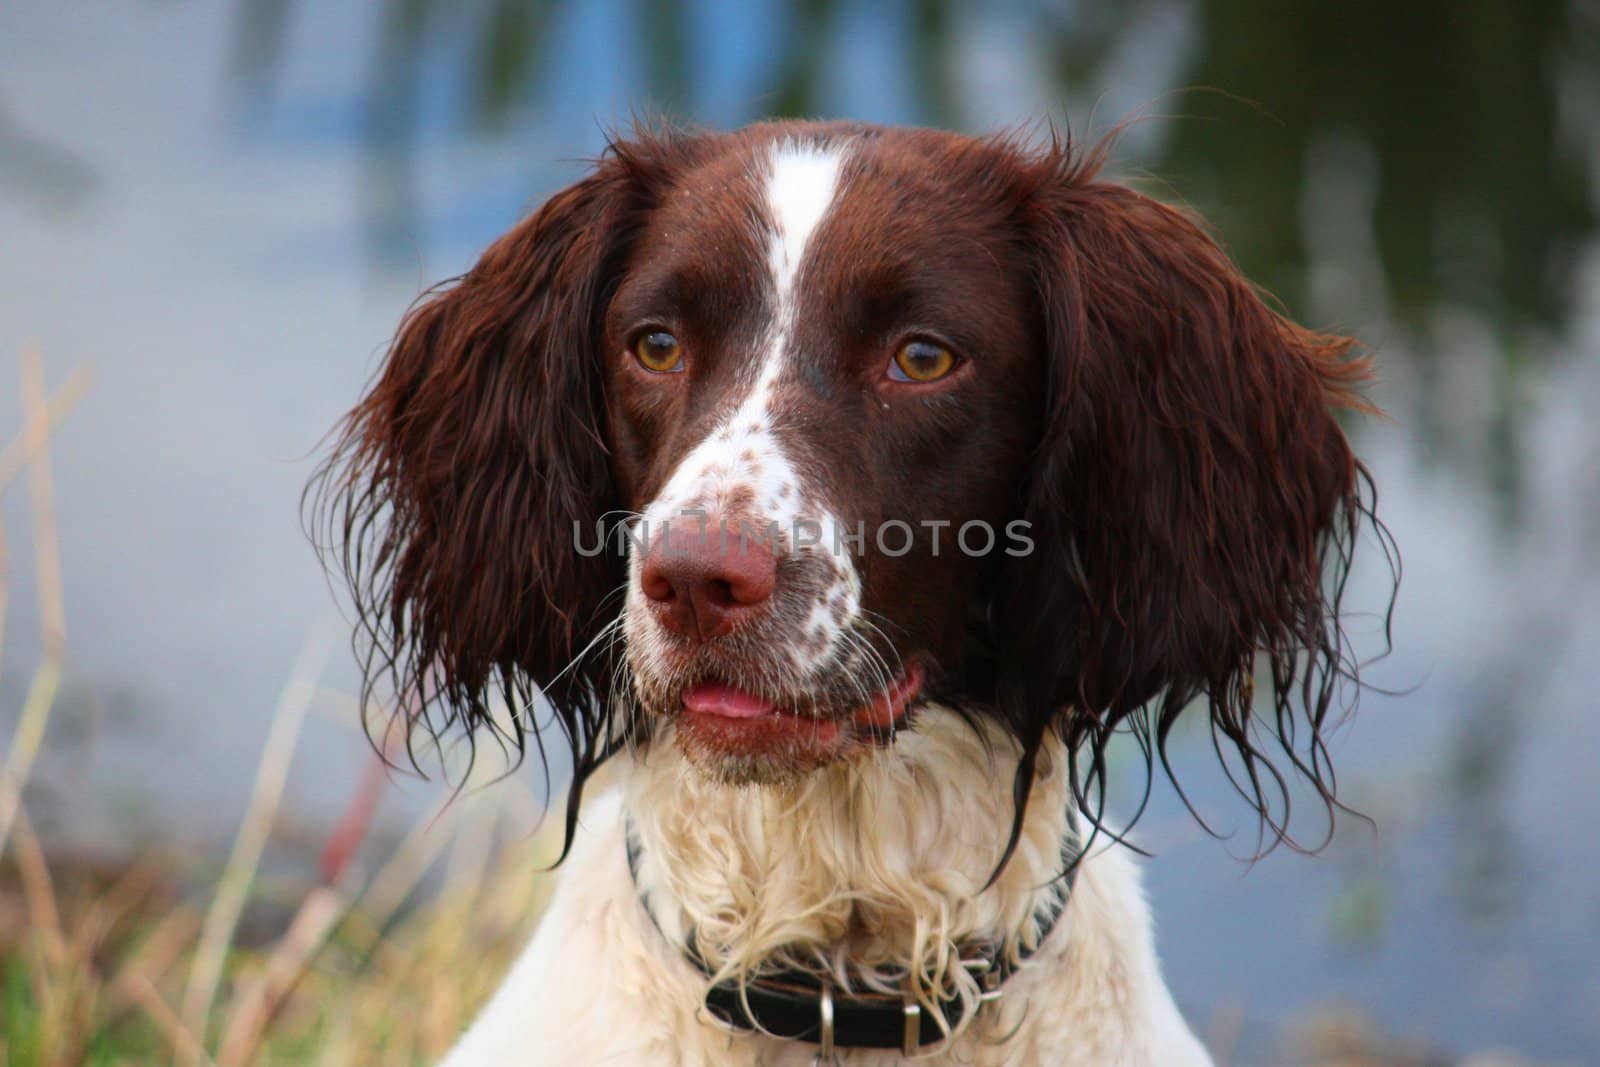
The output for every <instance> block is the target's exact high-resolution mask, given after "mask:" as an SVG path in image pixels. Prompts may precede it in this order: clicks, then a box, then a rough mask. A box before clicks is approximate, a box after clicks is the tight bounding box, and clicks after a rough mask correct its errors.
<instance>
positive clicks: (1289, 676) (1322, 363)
mask: <svg viewBox="0 0 1600 1067" xmlns="http://www.w3.org/2000/svg"><path fill="white" fill-rule="evenodd" d="M1100 155H1101V154H1100V153H1098V152H1097V153H1091V154H1090V155H1089V156H1088V157H1087V158H1086V159H1082V160H1078V159H1074V158H1072V157H1070V156H1069V154H1068V153H1067V151H1066V150H1065V149H1062V148H1060V147H1058V148H1057V149H1056V150H1055V151H1054V152H1052V153H1050V154H1049V155H1048V156H1047V157H1046V158H1045V159H1044V160H1043V161H1042V162H1041V163H1040V164H1039V168H1040V169H1039V172H1038V174H1037V178H1036V181H1037V184H1036V185H1035V186H1034V188H1033V189H1032V191H1031V196H1030V199H1029V207H1028V210H1029V211H1030V213H1031V215H1030V217H1029V219H1028V222H1027V224H1028V228H1029V230H1030V232H1031V233H1032V235H1033V240H1034V247H1035V249H1036V254H1037V257H1038V259H1037V263H1036V272H1037V278H1038V279H1039V299H1040V308H1041V312H1042V334H1043V336H1042V342H1043V346H1044V349H1045V352H1046V361H1047V370H1046V373H1047V375H1048V379H1049V380H1048V386H1047V391H1048V400H1047V405H1046V413H1045V430H1044V437H1043V441H1042V443H1041V445H1040V448H1039V451H1038V454H1037V458H1036V461H1035V462H1036V466H1035V469H1034V471H1033V473H1032V479H1031V484H1030V487H1029V496H1028V504H1027V509H1028V518H1029V519H1030V521H1031V522H1032V536H1033V537H1034V539H1035V542H1036V550H1035V553H1034V554H1033V555H1032V556H1031V557H1029V558H1027V559H1023V560H1021V561H1019V562H1018V563H1017V564H1014V565H1013V573H1012V574H1011V575H1010V576H1009V580H1008V581H1007V582H1006V583H1005V584H1004V585H1003V586H1002V590H1003V592H1002V596H1003V598H1004V602H1003V603H1004V607H1003V608H1002V611H1003V617H1004V618H1006V619H1008V620H1010V621H1009V622H1008V625H1010V626H1012V627H1013V630H1012V632H1013V633H1015V634H1016V635H1018V637H1019V638H1020V640H1018V641H1016V642H1015V643H1014V644H1013V646H1012V647H1013V649H1014V655H1015V656H1016V657H1018V662H1017V663H1016V664H1015V665H1014V666H1013V668H1012V669H1010V670H1007V671H1004V672H1003V674H1002V676H1003V677H1006V678H1022V679H1027V682H1025V683H1021V684H1019V685H1018V686H1016V687H1014V689H1013V691H1012V692H1010V693H1009V694H1003V704H1008V705H1010V706H1011V707H1012V708H1013V709H1015V710H1014V711H1013V714H1015V715H1018V716H1020V717H1021V718H1022V719H1023V721H1022V722H1019V723H1018V724H1017V725H1018V726H1019V732H1020V733H1021V734H1022V735H1023V738H1024V740H1025V741H1028V740H1030V737H1029V734H1030V733H1031V734H1034V735H1036V736H1042V733H1043V731H1044V729H1046V724H1045V723H1044V722H1043V721H1041V720H1040V719H1039V718H1038V717H1039V715H1040V714H1041V711H1040V710H1039V709H1062V708H1065V709H1067V710H1066V711H1065V712H1064V713H1056V712H1054V711H1051V712H1046V713H1049V714H1055V716H1056V717H1055V718H1054V719H1053V721H1052V722H1051V723H1050V724H1049V725H1053V726H1055V727H1056V728H1059V729H1061V730H1062V731H1063V732H1064V733H1065V735H1066V737H1067V740H1068V742H1069V744H1070V745H1071V751H1072V752H1073V753H1074V755H1075V757H1079V758H1081V759H1086V760H1087V761H1088V763H1087V769H1086V770H1085V767H1084V765H1082V764H1080V765H1079V766H1077V767H1075V768H1074V772H1075V781H1077V782H1079V783H1080V785H1079V800H1080V803H1081V804H1085V803H1087V800H1086V796H1087V793H1086V792H1085V788H1084V783H1096V780H1097V779H1098V782H1097V783H1096V784H1098V786H1099V787H1101V788H1100V789H1099V793H1100V796H1101V802H1102V803H1103V797H1104V789H1103V787H1104V784H1105V780H1104V779H1105V759H1104V756H1105V745H1106V744H1107V742H1108V741H1109V739H1110V736H1111V733H1112V730H1113V729H1115V728H1116V727H1118V726H1125V727H1131V728H1132V729H1134V730H1135V731H1136V732H1137V733H1138V736H1139V737H1140V739H1141V741H1142V743H1143V744H1144V747H1145V751H1146V754H1147V756H1149V757H1150V759H1151V760H1154V759H1155V758H1156V757H1157V756H1159V758H1160V760H1161V762H1162V764H1163V766H1164V767H1166V769H1167V771H1168V773H1169V775H1170V772H1171V767H1170V764H1168V763H1167V754H1166V741H1167V737H1168V733H1169V731H1170V730H1171V728H1172V726H1173V722H1174V720H1175V719H1176V717H1177V715H1178V713H1179V712H1180V711H1181V710H1182V709H1183V708H1184V707H1185V706H1186V705H1188V704H1189V703H1190V702H1191V701H1194V700H1196V699H1197V698H1198V699H1201V700H1203V701H1204V702H1205V703H1206V705H1207V706H1208V707H1209V711H1210V719H1211V725H1212V731H1213V739H1214V741H1216V742H1217V750H1218V753H1219V755H1221V756H1222V757H1223V761H1224V767H1225V769H1226V770H1227V772H1228V774H1229V776H1230V778H1232V779H1233V781H1234V784H1235V786H1236V787H1237V788H1238V789H1239V790H1240V791H1241V792H1242V793H1243V794H1244V795H1245V797H1246V799H1247V800H1249V801H1250V803H1251V804H1252V806H1253V807H1254V808H1255V809H1256V810H1257V811H1258V812H1259V813H1260V815H1261V817H1262V825H1263V828H1270V829H1271V831H1272V840H1273V841H1274V842H1275V841H1277V840H1282V839H1284V838H1285V837H1286V835H1287V826H1288V823H1287V817H1288V811H1287V808H1288V803H1289V796H1290V792H1291V788H1290V783H1289V780H1288V778H1289V776H1286V775H1285V774H1283V773H1281V769H1280V768H1279V767H1278V766H1275V764H1274V758H1276V757H1277V756H1278V755H1279V754H1281V755H1282V756H1283V757H1286V758H1287V760H1288V762H1289V764H1290V765H1291V767H1292V769H1293V771H1297V772H1299V773H1300V774H1301V775H1303V777H1304V778H1305V780H1306V781H1307V782H1308V783H1309V784H1310V785H1311V786H1312V787H1313V789H1314V790H1315V792H1316V794H1317V795H1318V796H1319V797H1320V799H1321V800H1322V801H1323V803H1324V804H1325V805H1327V806H1328V810H1329V814H1330V815H1331V814H1332V810H1333V805H1335V804H1336V801H1335V799H1334V779H1333V773H1332V769H1331V767H1330V766H1329V765H1328V762H1327V758H1326V757H1327V752H1326V747H1325V743H1324V738H1325V735H1324V730H1325V728H1327V727H1328V726H1329V725H1330V723H1329V719H1330V710H1332V709H1333V708H1334V707H1335V705H1336V703H1337V701H1338V695H1339V690H1340V683H1341V681H1342V680H1346V679H1352V678H1353V674H1354V667H1355V664H1354V662H1353V660H1352V659H1351V657H1350V654H1349V648H1348V645H1347V644H1346V641H1345V638H1344V635H1343V633H1342V631H1341V628H1340V619H1339V598H1340V594H1341V593H1342V589H1343V583H1344V577H1345V572H1346V569H1347V567H1348V565H1349V558H1350V551H1351V549H1352V547H1353V543H1354V540H1355V538H1356V534H1357V532H1358V527H1359V526H1360V524H1361V523H1362V521H1363V519H1372V520H1373V522H1374V525H1375V527H1376V528H1377V529H1378V531H1379V534H1380V539H1381V540H1382V541H1383V543H1384V545H1385V547H1386V549H1387V548H1388V547H1389V545H1388V541H1387V533H1386V531H1383V529H1382V527H1381V525H1378V524H1377V523H1376V520H1375V519H1373V516H1372V511H1371V503H1372V502H1371V495H1370V489H1371V482H1370V479H1369V478H1368V476H1367V472H1366V470H1365V468H1364V467H1362V466H1361V464H1360V463H1358V462H1357V460H1356V459H1355V457H1354V455H1353V454H1352V452H1351V449H1350V445H1349V443H1348V442H1347V441H1346V439H1345V435H1344V433H1343V432H1342V430H1341V429H1340V427H1339V423H1338V422H1337V421H1336V420H1335V418H1334V414H1333V409H1336V408H1339V407H1349V408H1357V409H1362V410H1368V411H1370V410H1371V409H1370V408H1369V407H1368V406H1367V405H1366V404H1364V403H1363V402H1362V401H1361V400H1360V399H1359V398H1358V397H1357V396H1356V395H1355V393H1354V392H1353V391H1352V390H1353V388H1354V387H1355V386H1357V385H1358V384H1359V383H1361V382H1362V381H1363V380H1364V379H1365V378H1366V377H1367V362H1366V360H1365V359H1364V358H1362V357H1361V356H1360V355H1359V354H1358V352H1357V348H1356V344H1355V342H1354V341H1352V340H1351V339H1349V338H1345V337H1339V336H1335V335H1332V334H1326V333H1317V332H1314V331H1311V330H1307V329H1304V328H1302V327H1300V326H1297V325H1295V324H1294V323H1292V322H1290V321H1288V320H1287V319H1285V318H1284V317H1283V316H1282V315H1280V314H1278V313H1277V312H1276V311H1274V310H1273V309H1272V308H1270V307H1269V306H1268V305H1267V304H1266V303H1265V302H1263V300H1262V298H1261V296H1260V295H1259V294H1258V293H1257V292H1256V291H1255V290H1254V289H1253V288H1252V287H1251V286H1250V284H1249V283H1248V282H1247V281H1246V280H1245V279H1244V278H1243V277H1242V276H1241V275H1240V274H1239V272H1238V270H1237V269H1236V268H1235V267H1234V265H1233V264H1232V263H1231V262H1230V261H1229V260H1228V258H1227V256H1226V255H1225V254H1224V253H1223V252H1222V251H1221V250H1220V249H1219V248H1218V247H1217V246H1216V244H1214V243H1213V242H1212V240H1211V239H1210V238H1209V237H1208V236H1207V235H1206V234H1205V232H1204V231H1203V230H1202V229H1201V228H1200V227H1199V226H1197V225H1196V224H1195V222H1194V221H1192V220H1191V219H1190V218H1189V217H1188V216H1187V215H1185V214H1184V213H1183V212H1181V211H1179V210H1177V209H1174V208H1172V207H1169V206H1166V205H1164V204H1161V203H1158V202H1156V201H1154V200H1151V199H1150V198H1148V197H1145V196H1143V195H1141V194H1139V193H1136V192H1134V191H1132V190H1130V189H1127V188H1124V187H1121V186H1118V185H1113V184H1110V183H1107V182H1104V181H1101V180H1098V179H1097V177H1096V175H1095V171H1096V169H1097V167H1098V164H1099V160H1100ZM1258 656H1259V657H1260V659H1261V660H1262V665H1263V666H1264V667H1265V668H1266V671H1265V673H1266V675H1267V676H1268V677H1269V678H1270V685H1269V686H1268V687H1266V688H1270V694H1269V693H1267V692H1263V694H1262V695H1263V698H1267V697H1270V705H1267V703H1266V700H1265V699H1263V704H1262V707H1261V708H1260V709H1259V710H1258V709H1257V708H1256V707H1255V704H1256V701H1255V685H1254V679H1255V676H1256V669H1257V660H1258ZM1041 665H1049V666H1048V667H1045V666H1041ZM1268 707H1270V710H1267V709H1268ZM1293 771H1291V775H1292V773H1293ZM1026 784H1027V783H1024V782H1019V788H1025V786H1026ZM1180 792H1181V787H1180ZM1025 796H1026V793H1025V792H1024V793H1023V794H1022V797H1021V799H1023V800H1024V801H1025ZM1186 799H1187V798H1186ZM1330 825H1331V824H1330Z"/></svg>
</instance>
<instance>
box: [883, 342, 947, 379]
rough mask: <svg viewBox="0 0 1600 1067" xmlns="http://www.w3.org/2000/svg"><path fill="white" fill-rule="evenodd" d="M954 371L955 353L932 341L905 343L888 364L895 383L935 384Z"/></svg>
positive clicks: (890, 375)
mask: <svg viewBox="0 0 1600 1067" xmlns="http://www.w3.org/2000/svg"><path fill="white" fill-rule="evenodd" d="M955 369H956V357H955V353H953V352H951V351H950V350H949V349H948V348H946V347H944V346H943V345H936V344H934V343H933V342H932V341H907V342H906V343H905V344H903V345H901V346H900V351H898V352H896V353H895V354H894V362H893V363H891V364H889V377H891V378H893V379H894V380H895V381H897V382H936V381H938V380H939V379H940V378H943V377H944V376H945V375H946V374H949V373H950V372H951V371H953V370H955Z"/></svg>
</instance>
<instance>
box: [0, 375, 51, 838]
mask: <svg viewBox="0 0 1600 1067" xmlns="http://www.w3.org/2000/svg"><path fill="white" fill-rule="evenodd" d="M21 377H22V401H23V410H24V430H23V434H22V441H23V444H24V446H25V447H24V449H23V454H24V456H25V458H26V459H27V461H28V463H29V470H30V482H31V489H32V493H31V497H32V501H31V502H32V508H33V546H34V558H35V565H36V567H37V568H38V572H39V575H38V586H39V627H40V630H41V637H42V638H43V642H44V659H43V661H42V662H41V663H40V664H39V668H38V670H37V671H36V672H35V673H34V676H33V681H32V683H31V684H30V685H29V687H28V695H27V697H26V698H25V699H24V701H23V704H22V715H21V716H20V717H19V718H18V720H17V727H16V730H15V731H14V732H13V734H12V737H11V743H10V744H9V745H8V746H7V748H6V759H5V770H6V774H7V778H8V782H9V785H8V788H6V789H3V790H0V853H4V852H5V847H6V840H7V838H8V837H9V836H10V833H11V826H12V823H13V821H14V820H15V819H16V816H17V812H18V811H19V805H20V804H21V802H22V791H23V789H24V788H25V787H26V786H27V784H28V776H29V774H31V773H32V771H33V761H34V759H35V758H36V757H37V756H38V754H39V746H40V744H41V743H42V742H43V740H44V732H45V726H46V725H47V724H48V722H49V720H50V711H51V709H52V708H53V707H55V700H56V693H57V691H58V690H59V688H60V686H61V664H62V659H63V657H64V656H65V653H66V635H67V623H66V607H65V598H64V597H63V595H62V591H61V551H60V545H59V541H58V539H57V537H56V523H55V483H54V480H53V479H52V478H51V476H50V454H49V449H48V448H47V447H46V445H47V441H48V438H49V434H50V405H49V399H48V397H47V396H46V394H45V388H44V368H43V363H42V360H41V359H40V357H39V353H38V351H37V350H34V349H28V350H27V351H25V352H23V354H22V360H21ZM0 473H3V472H0ZM4 484H5V483H4V482H3V481H0V487H3V486H4Z"/></svg>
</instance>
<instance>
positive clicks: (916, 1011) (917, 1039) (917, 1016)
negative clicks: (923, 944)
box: [900, 971, 1005, 1056]
mask: <svg viewBox="0 0 1600 1067" xmlns="http://www.w3.org/2000/svg"><path fill="white" fill-rule="evenodd" d="M983 985H984V989H983V992H981V993H979V994H978V1006H977V1007H976V1008H974V1009H973V1013H974V1014H976V1013H977V1012H979V1011H982V1010H983V1006H984V1005H985V1004H989V1003H992V1002H994V1001H997V1000H999V999H1000V996H1001V994H1002V993H1004V992H1005V990H1004V989H1001V988H1000V976H999V974H997V973H995V972H994V971H990V972H989V973H988V974H986V975H984V979H983ZM900 1010H901V1012H902V1013H903V1015H904V1018H905V1029H904V1030H902V1031H901V1032H900V1055H902V1056H915V1055H917V1054H918V1053H920V1052H922V1051H923V1049H924V1048H926V1047H927V1046H924V1045H923V1044H922V1005H921V1004H919V1003H917V1000H916V998H915V997H913V996H912V995H911V994H909V993H907V994H906V998H905V1000H904V1001H902V1002H901V1006H900ZM946 1040H948V1038H947V1039H946Z"/></svg>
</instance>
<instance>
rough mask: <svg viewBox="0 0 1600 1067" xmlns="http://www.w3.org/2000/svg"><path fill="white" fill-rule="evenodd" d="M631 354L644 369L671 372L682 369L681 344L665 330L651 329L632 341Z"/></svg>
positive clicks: (659, 372) (664, 372) (661, 372)
mask: <svg viewBox="0 0 1600 1067" xmlns="http://www.w3.org/2000/svg"><path fill="white" fill-rule="evenodd" d="M633 354H634V356H635V357H636V358H637V359H638V360H639V362H640V364H641V365H643V367H644V369H645V370H648V371H654V372H655V373H657V374H672V373H674V372H676V371H681V370H682V369H683V346H682V345H680V344H678V339H677V338H676V337H674V336H672V335H671V334H670V333H668V332H667V331H665V330H651V331H650V332H649V333H646V334H641V335H640V337H639V339H638V340H637V341H635V342H633Z"/></svg>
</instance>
